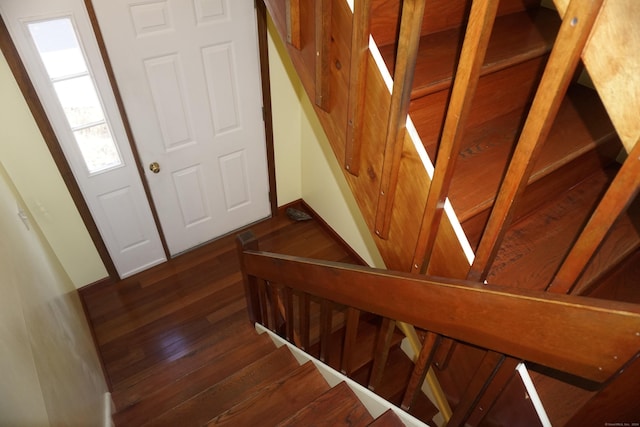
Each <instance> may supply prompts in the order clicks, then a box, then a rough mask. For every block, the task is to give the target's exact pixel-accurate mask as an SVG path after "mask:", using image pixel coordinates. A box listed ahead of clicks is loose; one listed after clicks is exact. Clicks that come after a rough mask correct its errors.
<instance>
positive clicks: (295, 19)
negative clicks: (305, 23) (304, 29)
mask: <svg viewBox="0 0 640 427" xmlns="http://www.w3.org/2000/svg"><path fill="white" fill-rule="evenodd" d="M286 15H287V16H286V20H287V43H289V44H290V45H291V46H293V47H294V48H296V49H298V50H300V49H301V48H302V36H301V33H300V0H286Z"/></svg>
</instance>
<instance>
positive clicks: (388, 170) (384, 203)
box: [375, 0, 425, 239]
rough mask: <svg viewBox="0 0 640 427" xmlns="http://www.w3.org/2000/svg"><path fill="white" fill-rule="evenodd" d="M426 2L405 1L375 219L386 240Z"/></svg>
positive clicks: (381, 235) (380, 232)
mask: <svg viewBox="0 0 640 427" xmlns="http://www.w3.org/2000/svg"><path fill="white" fill-rule="evenodd" d="M424 5H425V0H405V1H404V2H403V6H402V18H401V22H400V36H399V38H398V53H397V55H396V64H395V71H394V75H393V92H392V94H391V106H390V109H389V118H388V120H387V133H386V142H385V149H384V162H383V165H382V175H381V177H380V192H379V194H378V207H377V212H376V219H375V233H376V235H377V236H378V237H380V238H382V239H386V238H387V237H388V236H389V227H390V225H391V212H392V210H393V200H394V198H395V192H396V187H397V186H398V174H399V172H400V160H401V158H402V147H403V145H404V139H405V133H406V123H407V114H408V111H409V102H410V101H411V88H412V87H413V76H414V73H415V68H416V60H417V57H418V46H419V44H420V30H421V28H422V19H423V16H424Z"/></svg>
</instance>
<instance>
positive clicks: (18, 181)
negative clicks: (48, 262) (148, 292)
mask: <svg viewBox="0 0 640 427" xmlns="http://www.w3.org/2000/svg"><path fill="white" fill-rule="evenodd" d="M0 94H1V96H0V159H1V160H2V163H3V164H4V166H5V168H6V171H7V173H8V174H9V176H10V177H11V180H12V181H13V182H14V184H15V186H16V188H17V189H18V192H19V194H20V195H21V197H22V198H23V199H24V201H25V203H26V205H27V207H28V208H29V210H30V211H31V213H32V215H33V219H34V221H36V222H37V223H38V225H39V226H40V228H41V229H42V232H43V233H44V235H45V237H46V239H47V240H48V242H49V244H50V245H51V246H52V247H53V249H54V250H55V252H56V255H57V256H58V258H59V259H60V262H61V263H62V265H63V266H64V268H65V270H66V271H67V273H68V274H69V276H70V277H71V280H72V282H73V283H74V285H75V286H76V287H82V286H84V285H87V284H89V283H93V282H95V281H97V280H100V279H102V278H104V277H106V276H107V271H106V270H105V268H104V265H103V264H102V261H101V260H100V257H99V255H98V252H97V251H96V249H95V246H94V244H93V242H92V241H91V238H90V237H89V234H88V232H87V230H86V227H85V226H84V223H83V222H82V219H81V218H80V215H79V214H78V211H77V209H76V207H75V205H74V204H73V201H72V200H71V196H70V195H69V192H68V190H67V187H66V186H65V184H64V182H63V181H62V177H61V176H60V173H59V172H58V169H57V168H56V166H55V163H54V162H53V159H52V157H51V154H50V153H49V150H48V149H47V146H46V145H45V143H44V141H43V139H42V135H41V134H40V132H39V130H38V128H37V127H36V125H35V122H34V120H33V116H32V115H31V113H30V111H29V109H28V107H27V105H26V102H25V100H24V98H23V96H22V94H21V92H20V90H19V88H18V86H17V83H16V81H15V79H14V78H13V75H12V74H11V71H10V70H9V67H8V65H7V62H6V60H5V58H4V56H2V55H0Z"/></svg>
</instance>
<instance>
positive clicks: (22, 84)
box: [0, 0, 278, 285]
mask: <svg viewBox="0 0 640 427" xmlns="http://www.w3.org/2000/svg"><path fill="white" fill-rule="evenodd" d="M84 4H85V7H86V9H87V13H88V15H89V19H90V21H91V25H92V27H93V31H94V34H95V37H96V40H97V42H98V46H99V48H100V53H101V56H102V60H103V62H104V66H105V68H106V70H107V75H108V77H109V80H110V83H111V86H112V88H113V93H114V96H115V99H116V103H117V105H118V110H119V113H120V115H121V117H122V122H123V124H124V128H125V131H126V133H127V137H128V139H129V144H130V146H131V150H132V152H133V157H134V160H135V163H136V168H137V170H138V174H139V175H140V177H141V180H142V185H143V188H144V192H145V195H146V197H147V200H148V202H149V206H150V207H151V212H152V215H153V219H154V222H155V225H156V227H157V229H158V233H159V234H160V240H161V242H162V247H163V249H164V252H165V255H166V257H167V259H171V256H170V254H169V249H168V246H167V242H166V239H165V236H164V232H163V230H162V226H161V225H160V221H159V219H158V212H157V210H156V206H155V204H154V202H153V199H152V198H151V193H150V190H149V186H148V183H147V180H146V178H145V174H144V169H143V165H142V163H141V161H140V156H139V155H138V150H137V147H136V144H135V140H134V138H133V133H132V131H131V126H130V124H129V118H128V117H127V115H126V112H125V109H124V104H123V102H122V97H121V96H120V91H119V88H118V85H117V83H116V80H115V77H114V73H113V68H112V67H111V61H110V60H109V56H108V54H107V51H106V48H105V44H104V39H103V37H102V33H101V31H100V27H99V25H98V20H97V18H96V14H95V11H94V8H93V4H92V3H91V0H84ZM256 18H257V30H258V31H257V34H258V49H259V56H260V74H261V75H260V78H261V82H262V102H263V112H264V114H263V119H264V128H265V144H266V149H267V169H268V175H269V201H270V204H271V214H272V215H273V216H275V215H277V213H278V209H277V194H276V177H275V155H274V141H273V122H272V110H271V88H270V80H269V54H268V46H267V11H266V7H265V5H264V2H263V1H262V0H256ZM0 50H1V51H2V53H3V54H4V56H5V58H6V60H7V63H8V64H9V68H10V69H11V72H12V74H13V76H14V78H15V79H16V82H17V84H18V87H19V88H20V91H21V92H22V95H23V96H24V98H25V101H26V103H27V105H28V107H29V109H30V111H31V114H32V115H33V117H34V120H35V122H36V125H37V126H38V129H39V130H40V133H41V134H42V136H43V139H44V141H45V143H46V145H47V148H48V149H49V152H50V153H51V156H52V157H53V161H54V163H55V164H56V167H57V168H58V170H59V171H60V174H61V175H62V179H63V181H64V183H65V185H66V186H67V189H68V190H69V193H70V195H71V198H72V200H73V202H74V204H75V205H76V208H77V209H78V212H79V213H80V217H81V218H82V221H83V222H84V224H85V226H86V227H87V230H88V232H89V236H90V237H91V240H92V241H93V243H94V245H95V246H96V249H97V251H98V254H99V256H100V259H101V260H102V262H103V263H104V266H105V268H106V270H107V273H108V274H109V278H110V279H111V280H113V281H118V280H120V276H119V275H118V272H117V270H116V267H115V264H114V262H113V260H112V259H111V256H110V255H109V252H108V250H107V246H106V245H105V243H104V240H103V238H102V236H101V235H100V232H99V230H98V227H97V225H96V223H95V221H94V219H93V217H92V215H91V212H90V211H89V207H88V206H87V203H86V201H85V199H84V197H83V196H82V193H81V191H80V187H79V185H78V183H77V181H76V179H75V177H74V176H73V173H72V172H71V167H70V166H69V163H68V161H67V159H66V157H65V155H64V153H63V151H62V148H61V146H60V142H59V141H58V138H57V137H56V135H55V133H54V131H53V127H52V125H51V122H50V121H49V118H48V117H47V115H46V113H45V110H44V108H43V106H42V103H41V102H40V99H39V98H38V95H37V93H36V90H35V88H34V85H33V83H32V82H31V79H30V78H29V76H28V74H27V71H26V69H25V67H24V64H23V63H22V59H21V58H20V56H19V54H18V51H17V49H16V47H15V45H14V43H13V40H12V39H11V36H10V35H9V30H8V29H7V26H6V24H5V22H4V19H3V18H2V16H0ZM86 285H90V284H89V283H87V284H86Z"/></svg>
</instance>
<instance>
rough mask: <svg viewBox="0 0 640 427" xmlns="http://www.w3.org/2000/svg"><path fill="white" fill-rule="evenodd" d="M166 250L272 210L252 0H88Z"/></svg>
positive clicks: (201, 239) (173, 250)
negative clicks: (103, 44) (104, 45)
mask: <svg viewBox="0 0 640 427" xmlns="http://www.w3.org/2000/svg"><path fill="white" fill-rule="evenodd" d="M93 5H94V8H95V10H96V15H97V18H98V22H99V25H100V28H101V32H102V34H103V35H104V39H105V44H106V47H107V52H108V54H109V57H110V59H111V62H112V66H113V68H114V72H115V76H116V81H117V83H118V86H119V88H120V91H121V95H122V98H123V100H124V104H125V109H126V111H127V116H128V117H129V120H130V122H131V126H132V128H133V134H134V138H135V140H136V146H137V147H138V151H139V154H140V157H141V159H142V161H143V163H144V164H145V171H146V174H147V180H148V182H149V186H150V188H151V192H152V195H153V199H154V202H155V205H156V207H157V210H158V215H159V217H160V222H161V224H162V228H163V231H164V234H165V236H166V240H167V243H168V246H169V250H170V252H171V254H176V253H179V252H182V251H184V250H186V249H189V248H191V247H193V246H196V245H198V244H200V243H202V242H205V241H207V240H210V239H213V238H214V237H217V236H220V235H222V234H225V233H228V232H229V231H232V230H234V229H236V228H239V227H241V226H244V225H246V224H249V223H251V222H254V221H257V220H259V219H262V218H265V217H267V216H269V214H270V204H269V196H268V192H269V184H268V174H267V161H266V147H265V138H264V124H263V118H262V97H261V87H260V72H259V56H258V48H257V37H256V20H255V9H254V1H253V0H179V1H178V0H146V1H145V0H142V1H140V0H93Z"/></svg>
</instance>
